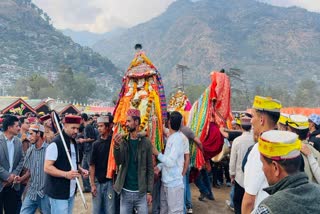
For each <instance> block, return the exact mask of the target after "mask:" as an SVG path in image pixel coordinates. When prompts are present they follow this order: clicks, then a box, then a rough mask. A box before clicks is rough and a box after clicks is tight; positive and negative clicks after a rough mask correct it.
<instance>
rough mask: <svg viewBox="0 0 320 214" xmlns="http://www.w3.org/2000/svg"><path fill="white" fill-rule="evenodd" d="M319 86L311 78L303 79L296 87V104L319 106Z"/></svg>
mask: <svg viewBox="0 0 320 214" xmlns="http://www.w3.org/2000/svg"><path fill="white" fill-rule="evenodd" d="M319 101H320V100H319V88H318V86H317V83H316V82H315V81H313V80H310V79H304V80H302V81H301V82H300V83H299V84H298V86H297V89H296V93H295V99H294V103H293V104H294V105H295V106H301V107H319Z"/></svg>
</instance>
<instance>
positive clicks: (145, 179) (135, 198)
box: [114, 109, 154, 214]
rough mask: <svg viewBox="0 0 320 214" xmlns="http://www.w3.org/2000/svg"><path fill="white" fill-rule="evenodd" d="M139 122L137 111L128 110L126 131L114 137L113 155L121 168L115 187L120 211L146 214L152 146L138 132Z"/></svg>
mask: <svg viewBox="0 0 320 214" xmlns="http://www.w3.org/2000/svg"><path fill="white" fill-rule="evenodd" d="M139 125H140V111H139V110H137V109H129V110H128V112H127V121H126V127H127V131H128V132H129V134H128V135H127V136H122V135H121V134H120V133H119V134H116V135H115V137H114V143H115V144H114V157H115V161H116V164H117V166H118V167H119V169H120V170H119V173H118V176H117V180H116V183H115V185H114V189H115V191H116V192H117V193H118V194H120V213H121V214H128V213H129V214H130V213H132V212H133V210H134V209H136V210H137V211H138V213H139V214H147V213H148V206H147V204H151V202H152V195H151V194H152V188H153V174H154V172H153V163H152V145H151V142H150V140H149V139H148V138H146V137H145V136H139V135H138V131H139Z"/></svg>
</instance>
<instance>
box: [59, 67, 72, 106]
mask: <svg viewBox="0 0 320 214" xmlns="http://www.w3.org/2000/svg"><path fill="white" fill-rule="evenodd" d="M74 86H75V81H74V76H73V71H72V69H71V67H68V66H62V67H61V68H60V70H59V73H58V77H57V81H56V83H55V87H56V88H58V89H59V96H60V98H61V99H63V100H70V101H73V100H74V97H73V94H74V91H75V87H74Z"/></svg>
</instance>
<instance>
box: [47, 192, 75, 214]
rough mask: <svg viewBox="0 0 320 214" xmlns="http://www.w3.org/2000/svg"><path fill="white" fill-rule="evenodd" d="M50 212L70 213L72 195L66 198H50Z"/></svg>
mask: <svg viewBox="0 0 320 214" xmlns="http://www.w3.org/2000/svg"><path fill="white" fill-rule="evenodd" d="M49 200H50V205H51V214H72V210H73V202H74V196H72V197H70V198H69V199H66V200H60V199H54V198H50V197H49Z"/></svg>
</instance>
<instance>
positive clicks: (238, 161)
mask: <svg viewBox="0 0 320 214" xmlns="http://www.w3.org/2000/svg"><path fill="white" fill-rule="evenodd" d="M240 120H241V123H240V124H241V125H240V126H241V130H242V131H243V132H242V135H241V136H239V137H237V138H236V139H234V141H233V143H232V147H231V155H230V162H229V170H230V177H231V182H232V183H233V185H234V195H233V199H232V200H233V203H234V210H235V213H236V214H237V213H241V203H242V198H243V194H244V188H243V187H244V185H243V176H244V175H243V171H242V160H243V158H244V156H245V154H246V152H247V151H248V148H249V147H250V146H252V145H253V144H254V140H253V135H252V133H250V130H251V122H250V120H251V118H250V117H247V116H244V117H242V118H241V119H240Z"/></svg>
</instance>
